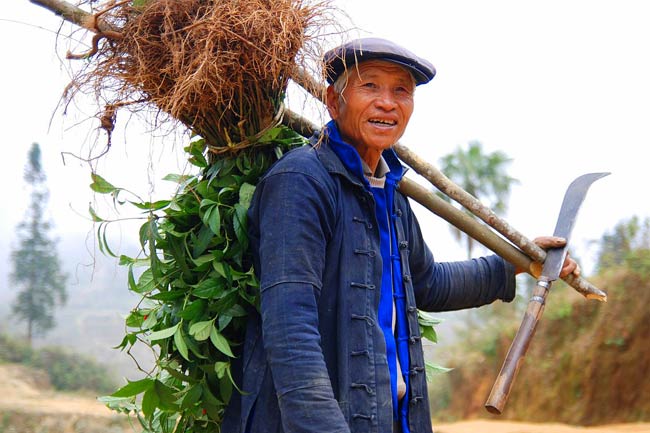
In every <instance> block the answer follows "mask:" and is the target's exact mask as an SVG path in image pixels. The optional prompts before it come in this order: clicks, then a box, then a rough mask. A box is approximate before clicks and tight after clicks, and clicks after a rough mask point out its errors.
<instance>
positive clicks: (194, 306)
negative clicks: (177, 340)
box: [178, 299, 206, 321]
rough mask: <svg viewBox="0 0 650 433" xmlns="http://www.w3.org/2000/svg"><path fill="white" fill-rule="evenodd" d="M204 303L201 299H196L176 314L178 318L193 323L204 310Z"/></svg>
mask: <svg viewBox="0 0 650 433" xmlns="http://www.w3.org/2000/svg"><path fill="white" fill-rule="evenodd" d="M205 304H206V303H205V301H204V300H203V299H197V300H196V301H192V302H190V303H189V304H188V305H187V306H186V307H185V308H183V310H182V311H180V312H179V313H178V316H179V317H181V318H182V319H185V320H187V321H193V320H194V319H196V318H197V317H198V316H199V315H200V314H201V313H203V310H204V309H205Z"/></svg>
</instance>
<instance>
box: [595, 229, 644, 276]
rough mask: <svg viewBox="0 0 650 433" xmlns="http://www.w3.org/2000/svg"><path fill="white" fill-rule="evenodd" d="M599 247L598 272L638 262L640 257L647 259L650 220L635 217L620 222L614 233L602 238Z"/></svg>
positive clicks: (606, 234)
mask: <svg viewBox="0 0 650 433" xmlns="http://www.w3.org/2000/svg"><path fill="white" fill-rule="evenodd" d="M599 247H600V251H599V253H598V258H597V260H596V270H597V271H598V272H602V271H604V270H606V269H608V268H613V267H616V266H620V265H623V264H625V263H626V262H630V261H632V262H635V261H637V262H638V259H639V257H642V256H643V255H644V254H645V256H646V257H647V256H648V253H649V252H650V218H645V219H643V220H642V219H640V218H639V217H638V216H633V217H632V218H630V219H628V220H626V221H621V222H619V223H618V224H616V226H614V229H613V230H612V231H610V232H607V233H605V234H604V235H603V236H602V237H601V239H600V242H599ZM635 264H637V265H638V263H635ZM649 265H650V264H649Z"/></svg>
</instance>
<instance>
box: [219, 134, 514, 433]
mask: <svg viewBox="0 0 650 433" xmlns="http://www.w3.org/2000/svg"><path fill="white" fill-rule="evenodd" d="M387 152H392V150H388V151H387ZM394 208H395V212H396V213H397V215H398V218H397V221H396V231H397V236H398V245H399V253H400V257H401V261H402V275H403V280H404V283H405V284H404V287H405V290H406V306H407V316H408V317H407V322H408V328H409V358H410V365H409V371H410V386H409V395H407V396H405V397H404V398H406V399H408V402H409V405H410V406H409V426H410V431H411V432H412V433H426V432H431V431H432V428H431V417H430V414H429V402H428V397H427V387H426V378H425V365H424V357H423V352H422V344H421V341H420V339H421V338H420V332H419V326H418V320H417V309H418V308H419V309H422V310H425V311H449V310H457V309H462V308H470V307H477V306H480V305H484V304H488V303H491V302H493V301H494V300H496V299H502V300H504V301H510V300H512V299H513V298H514V294H515V290H514V272H513V268H512V266H511V265H509V264H506V263H505V262H504V261H503V260H502V259H500V258H499V257H496V256H489V257H483V258H479V259H473V260H470V261H464V262H453V263H437V262H436V261H435V260H434V258H433V255H432V254H431V251H430V250H429V249H428V248H427V246H426V245H425V243H424V241H423V239H422V234H421V232H420V227H419V225H418V222H417V220H416V218H415V215H414V214H413V212H412V210H411V208H410V206H409V204H408V201H407V200H406V198H405V197H404V196H403V195H401V194H399V193H398V194H395V203H394ZM249 232H250V237H251V247H252V248H253V252H254V256H255V257H254V258H255V263H254V265H255V269H256V273H257V274H258V276H259V278H260V290H261V305H260V314H252V315H251V318H250V320H249V322H248V327H247V330H246V338H245V343H244V346H243V348H242V353H241V356H240V357H239V358H238V361H239V363H238V365H236V366H233V369H234V371H235V379H236V380H237V381H238V382H239V383H240V384H242V390H243V394H242V395H239V394H237V393H235V394H234V395H233V397H232V399H231V403H230V405H229V407H228V410H227V411H226V415H225V419H224V421H223V424H222V430H221V431H222V432H223V433H282V432H284V433H297V432H301V433H302V432H315V433H316V432H317V433H324V432H327V433H339V432H340V433H344V432H345V433H348V432H358V433H371V432H376V433H390V432H391V431H392V429H393V410H392V398H391V387H390V374H389V369H388V364H387V360H386V348H385V340H384V336H383V333H382V331H381V329H380V327H379V326H378V324H377V309H378V304H379V290H378V288H379V287H380V285H381V269H382V263H381V256H380V254H379V251H380V249H379V232H378V228H377V224H376V218H375V212H374V201H373V197H372V194H371V193H370V192H369V191H368V190H367V189H366V188H365V187H364V185H363V183H362V181H361V180H360V179H358V178H357V177H356V176H354V175H352V174H351V173H350V172H349V171H348V170H347V169H346V168H345V166H344V165H343V163H342V162H341V160H340V159H339V158H338V157H337V156H336V154H335V153H334V152H333V151H332V149H331V148H330V146H329V145H328V144H327V142H323V143H321V145H320V146H318V147H309V146H305V147H302V148H299V149H296V150H294V151H292V152H289V153H288V154H287V155H286V156H285V157H284V158H282V159H281V160H280V161H279V162H278V163H277V164H276V165H274V166H273V167H272V168H271V169H270V170H269V172H268V173H267V174H266V175H265V176H264V177H263V178H262V179H261V180H260V182H259V184H258V186H257V188H256V191H255V195H254V198H253V202H252V204H251V208H250V209H249Z"/></svg>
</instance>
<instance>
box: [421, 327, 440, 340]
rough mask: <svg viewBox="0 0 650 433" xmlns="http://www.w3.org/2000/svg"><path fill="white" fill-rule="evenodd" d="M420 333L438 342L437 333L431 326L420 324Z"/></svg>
mask: <svg viewBox="0 0 650 433" xmlns="http://www.w3.org/2000/svg"><path fill="white" fill-rule="evenodd" d="M420 333H421V334H422V336H423V337H424V338H426V339H427V340H429V341H431V342H433V343H437V342H438V334H437V333H436V330H435V329H433V327H431V326H420Z"/></svg>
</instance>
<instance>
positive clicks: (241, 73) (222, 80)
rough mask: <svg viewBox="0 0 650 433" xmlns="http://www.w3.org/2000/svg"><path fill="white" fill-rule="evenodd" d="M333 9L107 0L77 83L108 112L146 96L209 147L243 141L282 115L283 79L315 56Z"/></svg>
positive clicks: (294, 3) (285, 3)
mask: <svg viewBox="0 0 650 433" xmlns="http://www.w3.org/2000/svg"><path fill="white" fill-rule="evenodd" d="M332 11H333V8H332V7H331V6H330V5H329V3H328V2H327V1H318V2H313V1H312V2H309V1H306V0H144V1H143V0H140V1H138V0H129V1H122V2H117V3H116V2H114V1H113V2H109V3H106V4H104V5H103V6H102V7H101V8H100V9H99V12H98V13H97V14H95V17H96V21H97V22H98V23H101V26H99V25H98V26H97V27H98V30H97V31H98V33H97V35H96V36H95V38H94V40H93V44H94V45H95V46H94V48H93V50H92V51H91V52H90V53H88V54H90V55H91V62H90V63H89V67H88V68H86V69H85V70H84V71H83V72H82V73H81V74H80V75H79V76H78V77H77V78H76V80H75V81H76V85H77V86H78V89H86V90H87V89H88V88H89V87H90V89H92V90H93V91H94V92H95V93H96V94H97V95H101V98H102V99H104V100H105V101H107V103H106V105H107V109H108V110H111V111H113V112H114V110H115V108H116V107H123V106H129V105H131V106H132V108H133V107H138V106H141V104H142V103H145V104H152V105H154V106H155V107H156V108H157V109H159V110H162V111H163V112H165V113H167V114H169V115H170V116H171V117H172V118H173V119H176V120H179V121H181V122H182V123H184V124H185V125H187V126H188V127H189V128H190V129H191V130H192V131H193V132H194V133H196V134H198V135H200V136H202V137H203V138H205V139H206V141H207V143H208V145H209V147H210V148H211V149H214V150H215V151H218V150H219V149H221V150H223V149H236V148H239V147H242V146H248V145H250V144H252V143H253V142H254V140H255V137H256V136H258V135H259V134H260V133H261V132H263V131H264V130H265V129H266V128H268V127H271V126H274V124H276V123H277V122H279V120H278V119H279V118H280V116H281V109H282V100H283V98H284V93H285V91H286V87H287V84H288V81H289V79H290V78H292V77H294V76H297V74H298V69H299V68H301V69H302V68H305V67H307V68H308V69H314V67H315V66H314V65H316V64H317V63H318V62H317V60H318V59H319V58H320V52H319V50H318V42H317V41H316V39H317V38H318V37H319V35H320V34H321V33H322V31H323V29H324V28H328V26H330V25H331V23H332V22H333V19H332V18H331V14H332ZM100 29H103V31H101V30H100ZM106 29H109V30H106ZM71 57H75V56H74V55H73V56H71ZM309 65H312V66H311V68H309Z"/></svg>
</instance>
